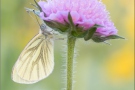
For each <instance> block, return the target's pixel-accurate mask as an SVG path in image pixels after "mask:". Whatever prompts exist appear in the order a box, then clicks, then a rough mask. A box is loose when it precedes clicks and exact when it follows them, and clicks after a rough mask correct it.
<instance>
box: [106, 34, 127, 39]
mask: <svg viewBox="0 0 135 90" xmlns="http://www.w3.org/2000/svg"><path fill="white" fill-rule="evenodd" d="M106 38H107V39H125V38H124V37H121V36H118V35H110V36H107V37H106Z"/></svg>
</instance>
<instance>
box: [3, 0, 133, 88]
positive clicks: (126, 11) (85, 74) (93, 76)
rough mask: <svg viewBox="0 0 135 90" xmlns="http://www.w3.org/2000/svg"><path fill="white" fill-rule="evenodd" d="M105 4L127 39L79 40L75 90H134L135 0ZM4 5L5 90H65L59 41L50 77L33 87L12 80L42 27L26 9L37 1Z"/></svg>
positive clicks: (6, 1)
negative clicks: (12, 73) (14, 69)
mask: <svg viewBox="0 0 135 90" xmlns="http://www.w3.org/2000/svg"><path fill="white" fill-rule="evenodd" d="M102 1H103V2H104V4H106V7H107V10H108V11H109V12H110V16H111V19H112V21H113V22H114V23H115V26H116V27H117V29H118V30H119V33H118V34H119V35H121V36H123V37H125V38H127V40H112V41H110V43H111V44H112V45H106V44H104V43H100V44H97V43H94V42H92V41H88V42H84V41H83V40H81V39H80V40H78V41H77V43H76V49H77V54H78V55H77V58H76V62H77V64H76V66H77V67H76V68H75V71H76V73H75V78H74V80H75V81H76V83H75V84H74V90H134V0H102ZM1 3H2V4H1V12H2V14H1V15H2V16H1V20H2V25H1V26H2V27H1V29H2V31H1V35H2V36H1V43H2V45H1V50H2V51H1V52H2V53H1V54H2V55H1V90H62V88H64V84H63V83H62V82H64V80H63V79H62V77H63V75H62V70H63V67H62V65H63V64H64V60H65V58H63V56H64V54H63V52H65V49H63V47H64V46H63V45H65V43H64V41H59V40H57V41H55V68H54V71H53V73H52V74H51V75H50V76H49V77H48V78H46V79H44V80H42V81H40V82H38V83H35V84H32V85H23V84H17V83H15V82H13V81H12V80H11V71H12V67H13V65H14V63H15V62H16V60H17V58H18V56H19V54H20V53H21V51H22V50H23V48H24V47H25V45H26V44H27V43H28V42H29V40H30V39H31V38H32V37H33V36H34V35H35V34H37V33H38V29H39V27H38V25H37V23H35V22H34V21H33V19H32V18H31V17H30V16H29V15H28V13H27V12H26V11H25V9H24V7H29V8H33V7H32V6H31V5H30V3H34V2H33V0H2V1H1Z"/></svg>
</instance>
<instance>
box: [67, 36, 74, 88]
mask: <svg viewBox="0 0 135 90" xmlns="http://www.w3.org/2000/svg"><path fill="white" fill-rule="evenodd" d="M75 41H76V38H74V37H71V36H70V35H68V39H67V49H68V51H67V90H73V64H74V61H73V58H74V47H75Z"/></svg>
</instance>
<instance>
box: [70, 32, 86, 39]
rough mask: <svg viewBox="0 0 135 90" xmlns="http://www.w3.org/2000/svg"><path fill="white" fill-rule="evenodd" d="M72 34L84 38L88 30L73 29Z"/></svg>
mask: <svg viewBox="0 0 135 90" xmlns="http://www.w3.org/2000/svg"><path fill="white" fill-rule="evenodd" d="M71 35H72V36H74V37H78V38H82V37H84V36H85V35H86V32H77V31H71Z"/></svg>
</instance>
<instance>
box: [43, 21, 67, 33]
mask: <svg viewBox="0 0 135 90" xmlns="http://www.w3.org/2000/svg"><path fill="white" fill-rule="evenodd" d="M44 22H45V23H46V24H47V25H48V26H49V27H50V28H53V29H55V30H58V31H59V32H66V31H67V30H68V25H67V24H66V25H64V24H61V23H59V22H56V21H44Z"/></svg>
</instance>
